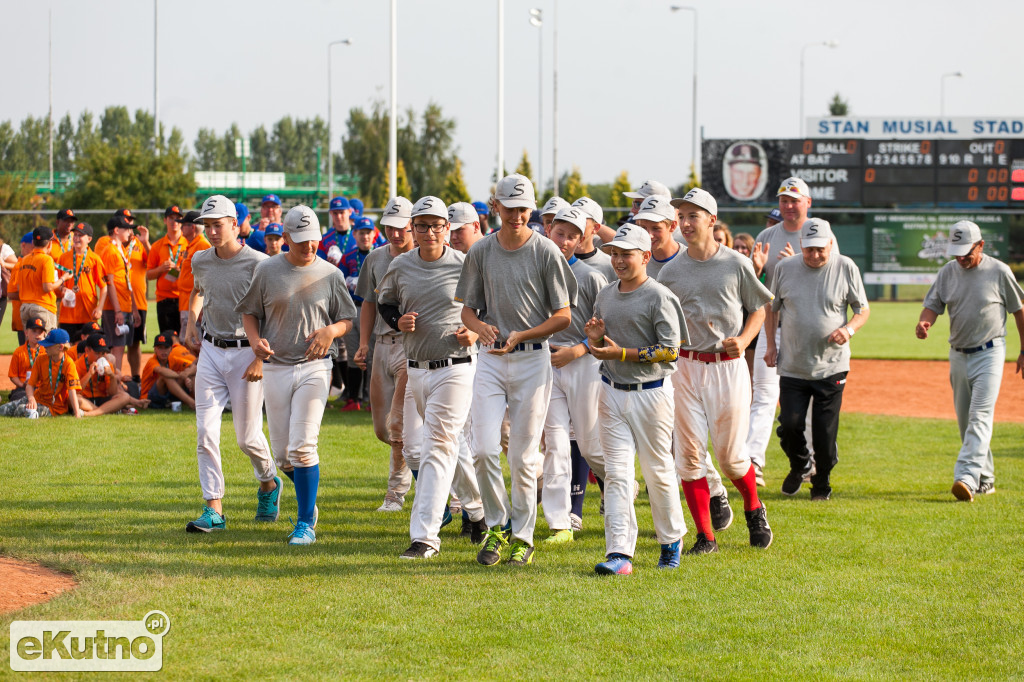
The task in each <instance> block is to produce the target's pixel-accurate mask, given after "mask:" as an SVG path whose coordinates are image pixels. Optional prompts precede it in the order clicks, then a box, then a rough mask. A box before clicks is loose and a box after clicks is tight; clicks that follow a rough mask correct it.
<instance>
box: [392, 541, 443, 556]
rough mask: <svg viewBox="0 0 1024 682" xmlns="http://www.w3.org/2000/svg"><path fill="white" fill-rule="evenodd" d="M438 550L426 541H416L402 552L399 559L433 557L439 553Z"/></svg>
mask: <svg viewBox="0 0 1024 682" xmlns="http://www.w3.org/2000/svg"><path fill="white" fill-rule="evenodd" d="M440 553H441V552H439V551H438V550H436V549H434V548H433V547H431V546H430V545H428V544H427V543H425V542H414V543H412V544H411V545H410V546H409V549H407V550H405V551H404V552H402V553H401V554H400V555H399V556H398V558H399V559H433V558H434V557H436V556H437V555H438V554H440Z"/></svg>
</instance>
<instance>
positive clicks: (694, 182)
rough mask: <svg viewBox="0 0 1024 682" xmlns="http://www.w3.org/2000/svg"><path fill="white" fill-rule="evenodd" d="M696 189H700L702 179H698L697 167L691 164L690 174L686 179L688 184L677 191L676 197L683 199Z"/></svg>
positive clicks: (684, 184)
mask: <svg viewBox="0 0 1024 682" xmlns="http://www.w3.org/2000/svg"><path fill="white" fill-rule="evenodd" d="M694 187H700V178H699V177H697V167H696V166H694V165H693V164H692V163H691V164H690V174H689V175H688V176H687V177H686V182H684V183H683V184H682V185H681V186H680V187H679V188H678V189H677V190H676V195H677V196H680V197H681V196H683V195H684V194H686V193H687V192H689V191H690V190H691V189H693V188H694Z"/></svg>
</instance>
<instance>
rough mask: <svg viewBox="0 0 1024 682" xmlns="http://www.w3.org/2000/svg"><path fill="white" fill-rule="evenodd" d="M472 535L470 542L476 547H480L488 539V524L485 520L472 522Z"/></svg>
mask: <svg viewBox="0 0 1024 682" xmlns="http://www.w3.org/2000/svg"><path fill="white" fill-rule="evenodd" d="M469 523H470V535H469V541H470V542H472V543H473V544H474V545H479V544H480V543H481V542H483V541H484V538H485V537H487V522H486V521H484V520H483V519H480V520H479V521H470V522H469Z"/></svg>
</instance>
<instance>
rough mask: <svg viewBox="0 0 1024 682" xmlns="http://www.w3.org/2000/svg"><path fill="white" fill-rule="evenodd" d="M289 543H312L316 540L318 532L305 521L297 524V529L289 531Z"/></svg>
mask: <svg viewBox="0 0 1024 682" xmlns="http://www.w3.org/2000/svg"><path fill="white" fill-rule="evenodd" d="M288 538H289V539H288V544H289V545H312V544H313V543H314V542H316V532H314V531H313V529H312V528H311V527H310V525H309V524H308V523H306V522H305V521H299V522H298V523H296V524H295V529H294V530H292V532H291V533H288Z"/></svg>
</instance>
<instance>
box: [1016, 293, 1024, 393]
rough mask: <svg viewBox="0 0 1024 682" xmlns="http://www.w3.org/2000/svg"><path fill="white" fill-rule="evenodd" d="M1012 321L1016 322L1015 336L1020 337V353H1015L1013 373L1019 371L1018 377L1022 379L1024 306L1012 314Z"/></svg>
mask: <svg viewBox="0 0 1024 682" xmlns="http://www.w3.org/2000/svg"><path fill="white" fill-rule="evenodd" d="M1013 321H1014V322H1016V323H1017V336H1018V337H1020V353H1019V354H1018V355H1017V366H1016V367H1015V368H1014V370H1013V373H1014V374H1016V373H1017V372H1020V378H1021V379H1024V308H1021V309H1020V310H1018V311H1017V312H1015V313H1014V314H1013Z"/></svg>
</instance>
